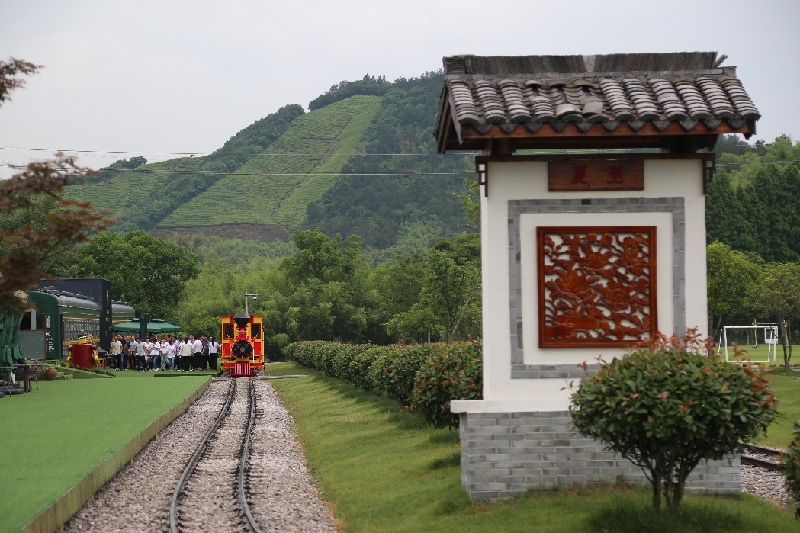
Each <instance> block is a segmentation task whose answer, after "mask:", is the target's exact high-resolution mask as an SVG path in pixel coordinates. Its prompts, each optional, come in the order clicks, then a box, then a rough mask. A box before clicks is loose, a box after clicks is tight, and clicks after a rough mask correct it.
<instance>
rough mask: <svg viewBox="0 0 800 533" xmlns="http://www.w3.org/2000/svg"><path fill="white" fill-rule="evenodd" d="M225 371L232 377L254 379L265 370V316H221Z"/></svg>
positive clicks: (241, 314) (244, 314) (237, 314)
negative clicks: (250, 377)
mask: <svg viewBox="0 0 800 533" xmlns="http://www.w3.org/2000/svg"><path fill="white" fill-rule="evenodd" d="M220 320H221V322H222V334H221V335H220V339H221V340H222V370H223V371H224V372H225V374H227V375H229V376H234V377H237V376H254V375H256V374H258V373H259V372H260V371H261V370H263V369H264V335H263V329H262V323H263V320H264V317H262V316H259V315H248V314H247V313H236V314H235V315H230V316H221V317H220Z"/></svg>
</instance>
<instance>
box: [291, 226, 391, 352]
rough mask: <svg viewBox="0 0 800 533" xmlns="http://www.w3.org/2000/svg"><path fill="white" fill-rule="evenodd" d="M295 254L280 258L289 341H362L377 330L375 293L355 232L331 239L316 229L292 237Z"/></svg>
mask: <svg viewBox="0 0 800 533" xmlns="http://www.w3.org/2000/svg"><path fill="white" fill-rule="evenodd" d="M292 238H293V240H294V243H295V245H296V246H297V253H296V254H295V255H294V256H293V257H289V258H287V259H284V260H283V261H282V262H281V265H280V269H281V271H282V272H283V273H284V274H285V275H286V280H287V287H286V291H287V292H286V293H285V294H284V297H285V300H284V302H285V305H286V306H287V308H286V310H285V314H284V321H285V324H286V333H287V334H289V335H290V337H291V338H292V339H293V340H315V339H316V340H339V341H344V342H362V341H364V340H369V338H368V337H366V335H368V333H369V332H375V331H376V329H375V326H377V320H376V319H377V315H376V313H374V311H373V309H374V308H375V307H376V294H375V292H374V291H373V290H371V289H370V287H369V285H368V280H369V268H368V265H367V262H366V258H365V257H364V256H363V255H362V243H361V239H360V238H359V237H358V236H355V235H351V236H350V237H348V238H347V239H345V240H343V239H342V237H341V235H336V236H335V237H333V238H329V237H328V236H327V235H325V234H324V233H322V232H321V231H319V230H318V229H316V230H310V231H298V232H297V233H295V234H294V235H293V237H292Z"/></svg>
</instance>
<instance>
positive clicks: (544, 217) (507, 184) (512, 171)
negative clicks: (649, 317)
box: [460, 159, 707, 410]
mask: <svg viewBox="0 0 800 533" xmlns="http://www.w3.org/2000/svg"><path fill="white" fill-rule="evenodd" d="M644 171H645V190H644V191H594V192H592V193H585V194H582V193H571V192H549V191H548V190H547V163H546V162H492V163H489V164H488V175H489V196H488V198H487V197H485V196H483V195H482V200H481V224H482V230H481V231H482V235H481V238H482V261H483V328H484V331H483V343H484V399H485V400H486V401H487V402H495V401H526V400H528V401H530V400H533V401H535V402H541V403H542V405H543V407H544V406H545V405H546V406H547V409H542V410H559V409H566V408H567V405H568V397H569V391H568V390H561V389H562V388H563V387H564V385H565V380H563V379H511V344H510V342H511V341H510V333H509V332H510V322H509V321H510V320H511V318H510V312H509V260H508V257H509V253H508V249H509V237H508V202H509V200H529V199H560V198H570V199H576V198H587V197H591V198H620V197H646V198H662V197H683V198H684V201H685V209H686V266H685V273H686V301H687V310H686V324H687V326H689V327H694V326H697V327H699V328H700V330H701V332H703V333H705V330H706V323H707V319H706V308H707V301H706V261H705V215H704V210H705V201H704V197H703V194H702V167H701V161H700V160H683V159H676V160H648V161H645V165H644ZM482 193H483V191H482ZM671 217H672V215H671V213H652V212H650V213H628V214H620V213H615V214H611V213H609V214H563V213H558V214H535V215H534V214H531V215H521V217H520V230H521V235H520V238H521V242H522V256H521V262H522V263H521V265H522V272H523V279H522V291H523V302H524V303H523V309H522V312H523V342H524V361H525V363H526V364H577V363H580V362H581V361H587V362H589V363H592V362H594V358H595V357H596V356H598V355H600V353H601V351H602V354H603V355H604V356H607V357H613V356H614V355H619V354H621V353H622V352H623V350H622V349H618V350H612V349H603V350H600V349H597V348H590V349H571V348H561V349H555V348H549V349H541V348H539V347H538V339H537V334H538V326H537V324H536V320H537V318H538V317H537V312H536V298H537V295H536V282H535V280H536V277H535V276H536V262H535V255H534V253H535V249H534V246H535V242H536V234H535V229H536V227H537V226H539V225H543V226H552V225H574V226H580V225H589V224H591V225H647V226H657V228H658V230H657V232H658V280H657V283H658V285H657V286H658V327H659V330H660V331H662V332H665V333H667V334H670V333H671V332H672V329H673V327H672V316H673V309H672V306H673V299H672V295H673V279H672V244H673V243H672V218H671ZM460 403H463V402H460ZM487 405H488V403H487ZM460 408H464V407H463V406H461V407H460ZM471 409H474V406H473V407H472V408H471Z"/></svg>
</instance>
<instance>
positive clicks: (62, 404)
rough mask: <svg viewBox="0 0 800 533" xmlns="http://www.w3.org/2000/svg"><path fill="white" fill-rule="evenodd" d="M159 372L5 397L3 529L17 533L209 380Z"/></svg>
mask: <svg viewBox="0 0 800 533" xmlns="http://www.w3.org/2000/svg"><path fill="white" fill-rule="evenodd" d="M159 373H160V372H143V373H138V372H119V373H118V377H116V378H112V379H102V378H100V379H72V380H66V381H41V382H39V385H38V386H39V390H36V384H35V383H34V385H33V392H31V393H28V394H22V395H18V396H6V397H5V398H3V399H0V428H2V430H1V431H2V434H1V436H0V483H2V490H1V491H0V494H2V496H1V497H0V532H2V533H5V532H11V531H19V529H20V528H21V527H22V526H24V525H25V524H27V523H28V522H30V521H31V520H32V519H33V518H34V517H35V516H36V515H37V514H39V513H40V512H41V511H42V510H44V509H45V508H46V507H47V506H49V505H50V504H51V503H53V502H54V501H55V500H56V499H57V498H59V497H60V496H62V495H63V494H64V493H65V492H67V490H69V488H70V487H72V486H74V485H75V484H77V483H78V482H79V481H80V480H81V479H83V478H84V477H86V475H87V474H88V473H89V472H91V471H92V470H94V469H95V468H96V467H97V466H98V465H99V464H100V463H102V462H103V461H104V460H106V459H107V458H108V457H109V456H110V455H111V454H113V453H114V452H116V451H117V450H119V449H120V448H121V447H122V446H123V445H125V444H126V443H128V442H129V441H130V440H131V439H133V438H134V437H135V436H136V435H138V434H139V433H140V432H141V431H142V430H143V429H144V428H145V427H147V426H148V425H149V424H151V423H152V422H153V421H154V420H155V419H156V418H158V417H159V416H161V415H162V414H164V413H165V412H166V411H168V410H169V409H170V408H172V407H173V406H175V405H177V404H179V403H181V402H182V401H183V400H185V399H186V398H187V397H188V396H189V395H191V394H192V392H194V391H195V390H197V388H198V387H199V386H200V385H201V384H202V383H203V382H204V381H205V380H206V379H208V376H207V375H198V376H194V375H188V376H185V377H182V378H174V379H152V377H153V375H155V374H159ZM134 377H136V378H139V379H125V378H134ZM147 378H150V379H147Z"/></svg>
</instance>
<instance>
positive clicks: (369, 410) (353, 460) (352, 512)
mask: <svg viewBox="0 0 800 533" xmlns="http://www.w3.org/2000/svg"><path fill="white" fill-rule="evenodd" d="M268 371H269V373H271V374H273V375H285V374H309V377H307V378H301V379H287V380H275V381H272V382H271V383H272V384H273V386H274V387H275V388H276V389H277V390H278V392H279V394H280V395H281V397H282V398H283V400H284V403H285V405H286V406H287V408H288V409H289V410H290V412H291V413H292V415H293V417H294V418H295V420H296V423H297V431H298V434H299V438H300V441H301V443H302V444H303V446H304V448H305V451H306V455H307V457H308V464H309V468H310V469H311V471H312V474H313V475H314V476H315V478H316V479H317V480H318V483H319V486H320V489H321V491H322V494H323V497H324V498H325V499H326V500H328V501H329V502H331V505H332V507H333V508H334V514H335V516H336V518H337V519H338V520H339V521H340V528H341V529H342V530H343V531H347V532H365V533H366V532H369V533H377V532H418V531H426V532H459V533H461V532H463V531H470V532H476V533H480V532H489V531H491V532H496V531H503V532H504V533H506V532H522V531H526V532H528V531H536V532H537V533H549V532H551V533H566V532H570V533H572V532H608V533H616V532H625V533H635V532H639V531H641V532H648V533H651V532H681V533H691V532H698V533H699V532H702V533H715V532H728V531H730V532H737V533H738V532H760V531H770V532H776V533H777V532H782V531H787V532H788V531H792V532H796V531H797V528H798V526H797V524H796V523H795V521H794V519H793V517H792V514H791V513H790V512H789V511H786V510H783V509H779V508H777V507H775V506H774V505H772V504H770V503H766V502H763V501H761V500H759V499H757V498H755V497H751V496H749V495H746V494H737V495H732V496H703V495H691V494H690V495H687V496H686V499H685V500H684V503H683V505H682V509H681V512H680V513H678V514H676V515H669V514H668V513H662V514H660V515H654V514H653V513H652V511H651V510H650V492H649V488H648V487H631V486H629V485H624V484H623V485H616V486H612V485H601V486H591V487H584V488H564V489H559V490H543V491H532V492H530V493H529V494H527V495H525V496H522V497H519V498H516V499H513V500H508V501H504V502H498V503H494V504H491V503H480V502H477V503H473V502H471V501H470V500H469V498H468V497H467V495H466V493H465V492H464V490H463V489H462V488H461V485H460V465H459V457H460V445H459V439H458V435H457V433H456V432H452V431H447V430H437V429H433V428H431V427H428V426H426V425H425V424H424V423H423V422H422V421H421V420H419V419H418V418H416V417H414V416H413V415H410V414H408V413H400V412H399V406H398V405H397V404H396V403H394V402H391V401H389V400H387V399H386V398H379V397H376V396H374V395H372V394H369V393H365V392H363V391H359V390H357V389H355V388H354V387H351V386H349V385H346V384H344V383H342V382H340V381H338V380H336V379H333V378H326V377H325V376H324V375H323V374H321V373H319V372H315V371H312V370H308V369H305V368H303V367H300V366H299V365H297V364H295V363H281V364H277V365H270V366H269V367H268Z"/></svg>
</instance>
